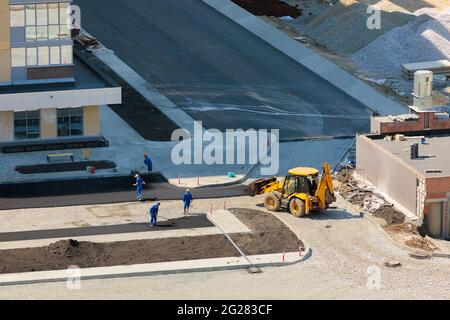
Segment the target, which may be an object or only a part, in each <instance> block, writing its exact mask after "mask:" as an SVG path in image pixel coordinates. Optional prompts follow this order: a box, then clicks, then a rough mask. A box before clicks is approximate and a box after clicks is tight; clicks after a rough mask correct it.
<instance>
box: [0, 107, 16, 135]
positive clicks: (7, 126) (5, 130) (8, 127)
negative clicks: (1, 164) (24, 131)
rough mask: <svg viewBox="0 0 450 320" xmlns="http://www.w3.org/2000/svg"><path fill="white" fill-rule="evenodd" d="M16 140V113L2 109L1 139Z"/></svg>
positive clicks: (0, 119) (0, 115)
mask: <svg viewBox="0 0 450 320" xmlns="http://www.w3.org/2000/svg"><path fill="white" fill-rule="evenodd" d="M12 140H14V113H13V112H12V111H0V141H12Z"/></svg>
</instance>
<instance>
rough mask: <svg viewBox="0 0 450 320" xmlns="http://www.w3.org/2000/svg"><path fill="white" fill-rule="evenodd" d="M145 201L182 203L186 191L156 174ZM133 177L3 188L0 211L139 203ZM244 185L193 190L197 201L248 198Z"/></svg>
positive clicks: (149, 182)
mask: <svg viewBox="0 0 450 320" xmlns="http://www.w3.org/2000/svg"><path fill="white" fill-rule="evenodd" d="M143 179H144V181H146V183H147V184H146V185H145V187H144V191H143V194H144V201H155V200H156V199H157V200H180V201H181V199H182V195H183V193H184V191H185V189H182V188H178V187H176V186H174V185H171V184H170V183H168V182H166V181H165V180H164V179H163V178H162V177H161V176H159V175H157V174H154V175H148V176H143ZM133 183H134V179H133V178H132V177H115V178H93V179H79V180H70V181H54V182H35V183H17V184H10V185H8V184H2V185H0V210H13V209H29V208H53V207H63V206H77V205H94V204H106V203H121V202H132V201H136V194H135V188H134V187H133ZM245 189H246V187H245V186H242V185H236V186H225V187H204V188H198V189H194V190H192V195H193V196H194V199H214V198H224V197H236V196H242V195H246V194H247V193H246V191H245Z"/></svg>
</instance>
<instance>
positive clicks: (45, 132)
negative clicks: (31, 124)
mask: <svg viewBox="0 0 450 320" xmlns="http://www.w3.org/2000/svg"><path fill="white" fill-rule="evenodd" d="M57 129H58V126H57V120H56V109H42V110H41V138H42V139H51V138H56V137H57V135H58V132H57Z"/></svg>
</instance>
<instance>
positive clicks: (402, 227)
mask: <svg viewBox="0 0 450 320" xmlns="http://www.w3.org/2000/svg"><path fill="white" fill-rule="evenodd" d="M386 231H388V232H394V233H399V232H403V233H406V234H414V235H417V234H419V231H418V228H417V226H415V225H413V224H412V223H401V224H394V225H392V226H389V227H387V228H386Z"/></svg>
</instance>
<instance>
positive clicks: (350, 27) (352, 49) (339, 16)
mask: <svg viewBox="0 0 450 320" xmlns="http://www.w3.org/2000/svg"><path fill="white" fill-rule="evenodd" d="M376 6H377V7H378V8H380V9H381V10H382V12H381V29H380V30H377V29H374V30H370V29H368V28H367V19H368V17H369V15H368V14H367V8H368V4H366V3H362V2H359V1H355V0H341V1H340V2H338V3H336V4H335V5H334V6H331V7H330V8H328V9H327V10H325V11H324V12H323V13H322V14H320V15H319V16H317V17H316V18H315V19H313V20H312V21H311V22H309V23H308V24H307V25H306V26H305V29H304V30H300V31H301V32H303V33H305V34H306V35H308V36H309V37H311V38H313V39H314V40H315V41H317V42H318V43H319V44H321V45H323V46H325V47H326V48H328V49H329V50H331V51H333V52H335V53H338V54H340V55H346V56H347V55H348V56H350V55H352V54H354V53H356V52H358V51H359V50H360V49H362V48H364V47H366V46H367V45H369V44H370V43H371V42H373V41H374V40H376V39H377V38H379V37H380V36H382V35H384V34H386V33H387V32H389V31H390V30H392V29H393V28H396V27H398V26H402V25H404V24H407V23H409V22H411V21H413V20H415V19H416V17H415V16H414V15H412V14H411V13H410V12H409V11H407V10H405V9H403V8H401V7H399V6H397V5H396V4H395V3H394V1H392V2H391V1H388V0H383V1H380V2H378V3H377V4H376Z"/></svg>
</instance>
